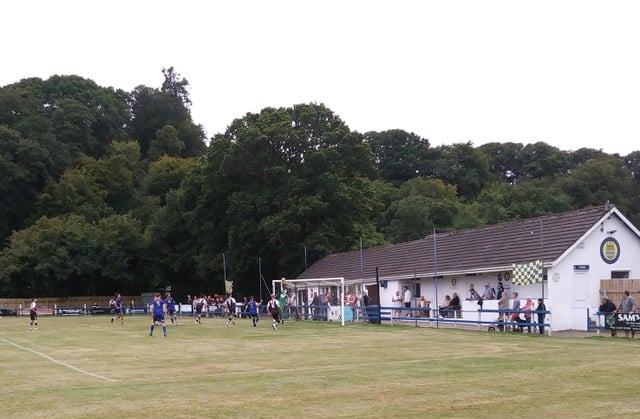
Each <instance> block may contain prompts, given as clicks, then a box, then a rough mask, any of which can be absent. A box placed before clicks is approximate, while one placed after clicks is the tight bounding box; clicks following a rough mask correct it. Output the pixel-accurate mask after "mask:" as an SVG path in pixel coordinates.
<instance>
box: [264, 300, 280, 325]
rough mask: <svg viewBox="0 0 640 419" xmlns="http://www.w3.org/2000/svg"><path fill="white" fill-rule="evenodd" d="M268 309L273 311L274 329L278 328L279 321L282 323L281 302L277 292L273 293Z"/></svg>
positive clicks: (270, 311)
mask: <svg viewBox="0 0 640 419" xmlns="http://www.w3.org/2000/svg"><path fill="white" fill-rule="evenodd" d="M267 311H268V312H269V313H271V317H273V323H272V324H271V327H272V328H273V330H274V331H277V330H278V323H280V312H281V310H280V303H279V302H278V300H277V299H276V295H275V294H271V299H270V300H269V302H267Z"/></svg>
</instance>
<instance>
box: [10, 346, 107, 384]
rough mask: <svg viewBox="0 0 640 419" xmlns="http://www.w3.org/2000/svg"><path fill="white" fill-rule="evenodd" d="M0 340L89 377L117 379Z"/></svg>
mask: <svg viewBox="0 0 640 419" xmlns="http://www.w3.org/2000/svg"><path fill="white" fill-rule="evenodd" d="M0 340H1V341H3V342H5V343H8V344H9V345H13V346H15V347H16V348H19V349H22V350H23V351H27V352H31V353H32V354H35V355H38V356H41V357H43V358H44V359H48V360H49V361H51V362H55V363H56V364H59V365H62V366H63V367H67V368H69V369H72V370H74V371H77V372H79V373H82V374H85V375H88V376H90V377H94V378H99V379H100V380H105V381H109V382H111V383H115V382H116V381H118V380H114V379H112V378H109V377H103V376H102V375H98V374H94V373H92V372H89V371H85V370H83V369H82V368H78V367H74V366H73V365H70V364H67V363H66V362H63V361H59V360H57V359H55V358H52V357H50V356H49V355H45V354H43V353H42V352H38V351H35V350H33V349H30V348H26V347H24V346H21V345H18V344H17V343H14V342H11V341H10V340H7V339H5V338H1V337H0Z"/></svg>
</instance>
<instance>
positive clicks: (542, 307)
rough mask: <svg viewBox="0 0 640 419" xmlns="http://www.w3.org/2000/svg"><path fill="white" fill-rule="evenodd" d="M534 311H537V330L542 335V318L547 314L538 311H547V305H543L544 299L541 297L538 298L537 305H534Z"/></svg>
mask: <svg viewBox="0 0 640 419" xmlns="http://www.w3.org/2000/svg"><path fill="white" fill-rule="evenodd" d="M536 311H537V312H538V331H539V332H540V334H541V335H544V318H545V316H546V315H547V314H546V313H540V312H541V311H547V306H545V305H544V300H543V299H542V298H538V305H537V306H536Z"/></svg>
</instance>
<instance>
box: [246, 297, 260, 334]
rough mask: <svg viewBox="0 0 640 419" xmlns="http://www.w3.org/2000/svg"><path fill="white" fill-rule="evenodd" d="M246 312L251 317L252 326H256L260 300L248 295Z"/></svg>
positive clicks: (258, 317)
mask: <svg viewBox="0 0 640 419" xmlns="http://www.w3.org/2000/svg"><path fill="white" fill-rule="evenodd" d="M247 313H249V317H250V318H251V323H252V324H253V327H257V326H258V322H259V321H260V314H259V313H260V302H259V301H256V300H254V299H253V296H251V297H249V302H248V303H247Z"/></svg>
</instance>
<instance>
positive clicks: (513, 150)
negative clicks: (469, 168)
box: [478, 142, 523, 183]
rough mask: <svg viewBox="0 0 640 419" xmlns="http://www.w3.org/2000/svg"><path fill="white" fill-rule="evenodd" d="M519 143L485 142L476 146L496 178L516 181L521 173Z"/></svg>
mask: <svg viewBox="0 0 640 419" xmlns="http://www.w3.org/2000/svg"><path fill="white" fill-rule="evenodd" d="M522 148H523V147H522V144H520V143H509V142H507V143H495V142H493V143H486V144H483V145H481V146H480V147H478V149H479V150H480V151H481V152H483V153H484V154H485V155H486V156H487V159H488V163H489V170H490V171H491V173H492V174H493V175H495V176H496V179H497V180H502V181H506V182H507V183H516V182H517V181H518V177H519V176H520V175H521V173H522V170H523V169H522V162H521V160H520V157H521V153H522Z"/></svg>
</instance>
